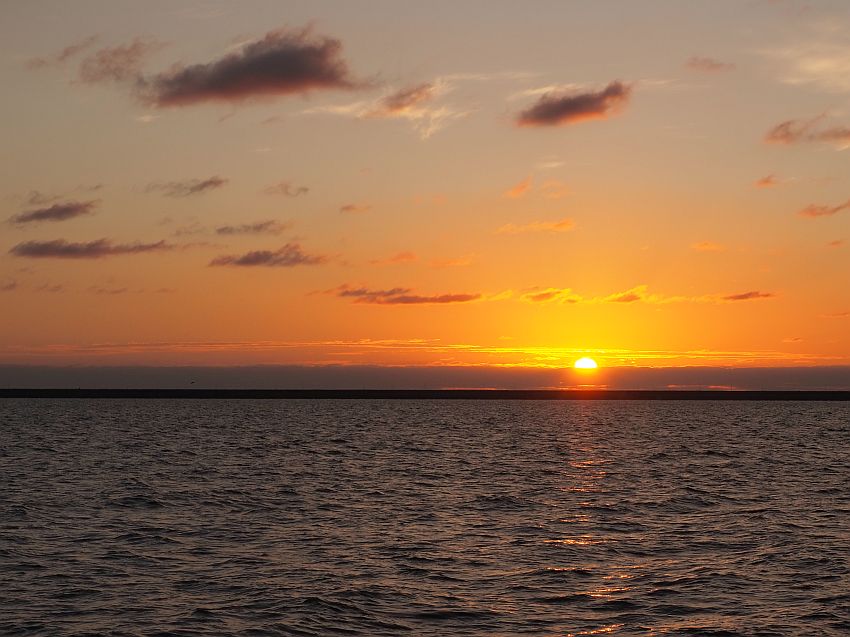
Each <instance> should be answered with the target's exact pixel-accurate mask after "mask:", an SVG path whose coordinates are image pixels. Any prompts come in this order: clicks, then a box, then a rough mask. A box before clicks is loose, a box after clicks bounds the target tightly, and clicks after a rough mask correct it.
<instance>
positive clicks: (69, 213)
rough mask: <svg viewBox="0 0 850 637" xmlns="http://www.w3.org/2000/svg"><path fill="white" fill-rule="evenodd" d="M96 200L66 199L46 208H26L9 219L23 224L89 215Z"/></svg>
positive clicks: (95, 205)
mask: <svg viewBox="0 0 850 637" xmlns="http://www.w3.org/2000/svg"><path fill="white" fill-rule="evenodd" d="M97 205H98V202H97V201H67V202H65V203H57V204H53V205H52V206H48V207H46V208H37V209H36V210H28V211H26V212H22V213H20V214H18V215H15V216H13V217H11V218H10V219H9V222H10V223H15V224H18V225H23V224H26V223H37V222H39V221H65V220H67V219H73V218H74V217H81V216H83V215H89V214H92V213H93V212H94V209H95V208H96V207H97Z"/></svg>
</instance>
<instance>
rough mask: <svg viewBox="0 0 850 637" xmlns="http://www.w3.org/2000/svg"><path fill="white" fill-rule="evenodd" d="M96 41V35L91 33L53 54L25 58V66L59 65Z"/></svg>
mask: <svg viewBox="0 0 850 637" xmlns="http://www.w3.org/2000/svg"><path fill="white" fill-rule="evenodd" d="M96 41H97V36H96V35H91V36H89V37H87V38H84V39H82V40H80V41H79V42H75V43H73V44H69V45H68V46H66V47H65V48H64V49H62V50H61V51H59V52H58V53H54V54H53V55H49V56H47V57H39V58H32V59H30V60H27V63H26V66H27V68H30V69H42V68H45V67H48V66H59V65H60V64H63V63H64V62H67V61H68V60H69V59H70V58H72V57H74V56H76V55H77V54H78V53H81V52H83V51H85V50H86V49H88V48H90V47H91V46H92V45H93V44H94V43H95V42H96Z"/></svg>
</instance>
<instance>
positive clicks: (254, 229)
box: [215, 221, 290, 235]
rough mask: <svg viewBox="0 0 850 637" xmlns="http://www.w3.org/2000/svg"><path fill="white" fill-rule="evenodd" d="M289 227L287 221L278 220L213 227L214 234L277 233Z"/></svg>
mask: <svg viewBox="0 0 850 637" xmlns="http://www.w3.org/2000/svg"><path fill="white" fill-rule="evenodd" d="M289 227H290V224H288V223H280V222H279V221H258V222H256V223H243V224H241V225H238V226H220V227H218V228H216V229H215V232H216V234H223V235H232V234H273V235H277V234H280V233H281V232H283V231H284V230H286V229H287V228H289Z"/></svg>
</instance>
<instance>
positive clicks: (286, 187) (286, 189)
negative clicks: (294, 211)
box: [263, 181, 310, 197]
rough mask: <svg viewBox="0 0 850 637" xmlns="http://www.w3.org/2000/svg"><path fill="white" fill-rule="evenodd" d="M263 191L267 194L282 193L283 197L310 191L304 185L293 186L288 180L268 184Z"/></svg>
mask: <svg viewBox="0 0 850 637" xmlns="http://www.w3.org/2000/svg"><path fill="white" fill-rule="evenodd" d="M263 192H265V193H266V194H268V195H283V196H285V197H300V196H301V195H306V194H307V193H308V192H310V189H309V188H307V187H306V186H295V185H293V184H292V183H291V182H289V181H281V182H280V183H277V184H274V185H273V186H269V187H268V188H266V189H265V190H264V191H263Z"/></svg>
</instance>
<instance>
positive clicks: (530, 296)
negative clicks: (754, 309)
mask: <svg viewBox="0 0 850 637" xmlns="http://www.w3.org/2000/svg"><path fill="white" fill-rule="evenodd" d="M775 296H776V295H775V294H773V293H771V292H759V291H754V292H743V293H741V294H728V295H718V294H704V295H701V296H683V295H672V296H666V295H663V294H655V293H651V292H649V288H648V286H646V285H636V286H634V287H632V288H629V289H628V290H624V291H622V292H614V293H612V294H607V295H603V296H592V297H584V296H581V295H580V294H577V293H576V292H574V291H573V290H572V289H571V288H533V289H531V290H529V291H527V292H525V293H524V294H522V295H521V297H520V298H521V299H522V300H523V301H528V302H532V303H590V304H596V303H621V304H631V303H647V304H651V305H667V304H670V303H727V302H732V301H748V300H754V299H767V298H773V297H775Z"/></svg>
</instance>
